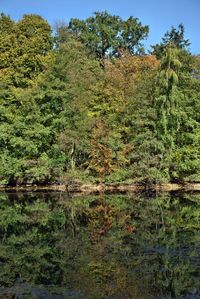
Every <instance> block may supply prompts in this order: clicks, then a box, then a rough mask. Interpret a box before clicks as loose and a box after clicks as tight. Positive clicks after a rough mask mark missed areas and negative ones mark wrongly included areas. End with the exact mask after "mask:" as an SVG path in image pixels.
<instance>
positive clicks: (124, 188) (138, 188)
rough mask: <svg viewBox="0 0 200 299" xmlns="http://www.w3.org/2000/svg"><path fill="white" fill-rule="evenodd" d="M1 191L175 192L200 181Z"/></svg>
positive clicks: (3, 189)
mask: <svg viewBox="0 0 200 299" xmlns="http://www.w3.org/2000/svg"><path fill="white" fill-rule="evenodd" d="M0 191H1V192H9V191H10V192H12V191H13V192H20V191H21V192H37V191H38V192H39V191H47V192H48V191H49V192H52V191H55V192H68V193H83V194H85V193H89V194H90V193H101V192H105V193H132V192H133V193H134V192H142V191H143V192H144V191H146V192H151V191H153V192H173V191H183V192H188V191H200V183H179V184H178V183H177V184H176V183H163V184H137V183H134V184H120V183H118V184H117V183H115V184H114V183H113V184H107V183H99V184H91V183H87V184H80V183H75V184H52V185H44V186H43V185H21V186H14V187H13V186H0Z"/></svg>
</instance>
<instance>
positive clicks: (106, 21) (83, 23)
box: [66, 11, 149, 59]
mask: <svg viewBox="0 0 200 299" xmlns="http://www.w3.org/2000/svg"><path fill="white" fill-rule="evenodd" d="M66 30H67V31H69V32H70V33H72V34H73V35H74V36H76V37H77V38H78V39H79V40H80V41H81V42H82V43H83V44H84V45H86V47H87V48H88V49H89V52H90V53H91V54H92V55H93V56H95V57H97V58H98V59H104V58H106V57H109V56H115V55H118V54H119V50H120V49H121V48H122V49H125V50H128V51H129V52H130V53H132V54H133V53H136V52H139V53H140V52H143V47H142V44H141V41H142V40H143V39H144V38H146V37H147V35H148V31H149V28H148V26H143V25H142V24H141V22H139V21H138V19H137V18H133V17H130V18H128V19H127V20H125V21H124V20H122V19H121V18H120V17H119V16H115V15H110V14H108V13H107V12H106V11H105V12H95V13H94V16H93V17H89V18H88V19H86V20H79V19H71V20H70V22H69V25H68V26H67V28H66Z"/></svg>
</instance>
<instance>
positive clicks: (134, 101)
mask: <svg viewBox="0 0 200 299" xmlns="http://www.w3.org/2000/svg"><path fill="white" fill-rule="evenodd" d="M149 30H150V29H149V26H146V25H143V24H142V23H141V22H140V21H139V19H138V18H134V17H129V18H128V19H127V20H123V19H122V18H121V17H119V16H115V15H111V14H109V13H108V12H106V11H104V12H95V13H94V14H93V15H92V16H91V17H89V18H87V19H85V20H80V19H74V18H73V19H71V20H70V21H69V22H68V23H58V24H56V26H55V27H51V26H50V24H48V22H47V21H46V20H44V19H43V18H42V17H41V16H39V15H24V16H23V18H21V19H20V20H19V21H14V20H12V19H11V18H10V17H9V16H7V15H5V14H3V13H2V14H1V15H0V151H1V154H0V185H10V186H16V185H27V184H49V183H58V184H60V183H62V182H66V181H81V182H91V183H92V182H106V183H119V182H120V183H121V182H125V183H144V184H148V183H165V182H179V183H180V182H181V183H184V182H200V56H198V55H193V54H192V53H191V52H190V48H189V47H190V41H189V40H187V39H186V38H185V28H184V25H183V24H180V25H179V26H178V27H177V28H175V27H171V28H169V31H167V32H166V34H165V35H164V36H163V38H162V40H161V41H160V42H159V41H158V44H155V45H152V46H151V50H149V51H146V50H145V48H144V45H143V42H144V40H145V39H147V38H148V34H149Z"/></svg>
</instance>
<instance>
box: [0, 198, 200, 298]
mask: <svg viewBox="0 0 200 299" xmlns="http://www.w3.org/2000/svg"><path fill="white" fill-rule="evenodd" d="M199 228H200V194H182V195H170V194H165V195H162V196H158V197H156V198H148V197H147V196H142V195H135V194H134V195H130V196H122V195H109V196H104V195H101V196H89V197H77V198H70V197H69V196H68V195H67V194H63V193H62V194H61V193H15V194H8V193H1V194H0V298H15V299H16V298H18V299H31V298H39V299H40V298H41V299H42V298H45V299H50V298H51V299H53V298H55V299H61V298H73V299H75V298H80V299H82V298H84V299H90V298H91V299H98V298H109V299H120V298H125V299H130V298H131V299H132V298H133V299H151V298H155V299H156V298H158V299H164V298H165V299H169V298H180V299H192V298H193V299H197V298H200V233H199Z"/></svg>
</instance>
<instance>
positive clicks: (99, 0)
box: [0, 0, 200, 54]
mask: <svg viewBox="0 0 200 299" xmlns="http://www.w3.org/2000/svg"><path fill="white" fill-rule="evenodd" d="M105 10H107V11H108V12H109V13H110V14H115V15H118V16H120V17H122V18H123V19H127V18H128V17H129V16H133V17H135V18H138V19H139V21H141V22H142V24H143V25H149V27H150V33H149V37H148V39H147V40H146V41H145V42H144V44H145V47H146V50H149V49H150V45H153V44H156V43H159V42H160V41H161V38H162V37H163V35H164V34H165V32H166V31H168V30H170V29H171V27H172V26H175V27H177V26H178V25H179V24H180V23H183V25H184V26H185V37H186V38H187V39H189V40H190V42H191V45H190V51H191V52H192V53H193V54H200V37H199V28H200V0H0V12H3V13H5V14H8V15H10V17H11V18H12V19H14V20H19V19H20V18H22V16H23V15H24V14H39V15H41V16H42V17H43V18H45V19H46V20H47V21H48V22H49V23H50V24H51V25H52V26H54V25H55V24H56V23H57V22H59V21H61V22H66V23H67V22H68V21H69V20H70V18H79V19H85V18H87V17H89V16H91V15H92V14H93V12H95V11H105Z"/></svg>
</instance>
